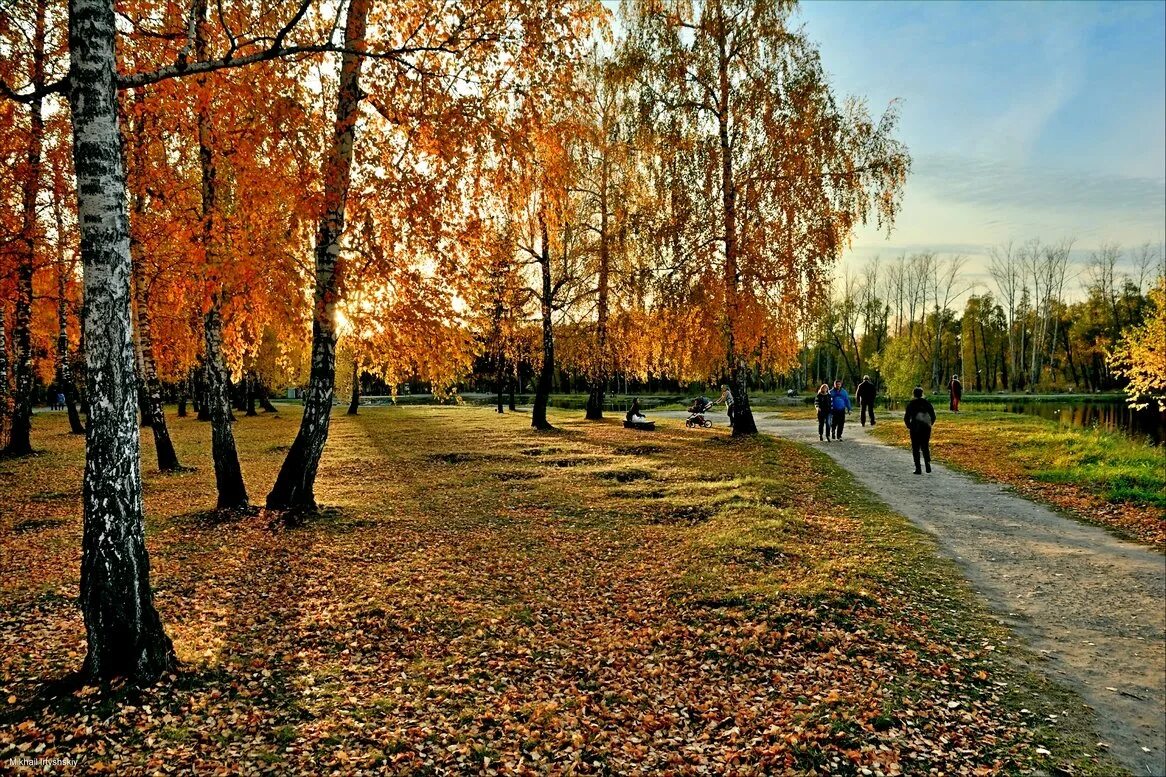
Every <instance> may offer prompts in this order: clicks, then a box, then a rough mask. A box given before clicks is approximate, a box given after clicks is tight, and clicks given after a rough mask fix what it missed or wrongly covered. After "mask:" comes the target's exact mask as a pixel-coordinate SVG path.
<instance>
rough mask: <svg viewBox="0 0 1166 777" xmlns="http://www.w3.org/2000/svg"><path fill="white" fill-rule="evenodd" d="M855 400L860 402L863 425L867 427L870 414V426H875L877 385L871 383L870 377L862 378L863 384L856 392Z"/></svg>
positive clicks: (864, 376)
mask: <svg viewBox="0 0 1166 777" xmlns="http://www.w3.org/2000/svg"><path fill="white" fill-rule="evenodd" d="M854 398H855V399H857V400H858V407H859V414H860V419H861V420H862V425H863V426H866V414H867V413H870V425H871V426H874V425H875V417H874V401H875V385H874V384H873V383H871V382H870V376H869V375H863V376H862V383H859V384H858V388H856V389H855V390H854Z"/></svg>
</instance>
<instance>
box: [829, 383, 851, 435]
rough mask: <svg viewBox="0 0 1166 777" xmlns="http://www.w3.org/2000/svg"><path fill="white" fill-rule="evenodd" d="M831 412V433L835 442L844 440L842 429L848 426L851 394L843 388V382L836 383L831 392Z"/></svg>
mask: <svg viewBox="0 0 1166 777" xmlns="http://www.w3.org/2000/svg"><path fill="white" fill-rule="evenodd" d="M830 408H831V410H830V412H831V413H832V418H831V421H832V422H833V423H832V424H831V426H830V431H832V432H833V433H834V439H835V440H841V439H842V428H843V427H844V426H846V414H847V413H849V412H850V410H851V405H850V394H849V393H848V392H847V391H846V389H844V388H842V381H840V380H836V381H834V390H833V391H831V392H830Z"/></svg>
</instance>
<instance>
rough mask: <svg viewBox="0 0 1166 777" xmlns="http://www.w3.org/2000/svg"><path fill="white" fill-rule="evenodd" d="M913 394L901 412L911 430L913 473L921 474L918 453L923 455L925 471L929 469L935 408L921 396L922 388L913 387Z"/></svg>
mask: <svg viewBox="0 0 1166 777" xmlns="http://www.w3.org/2000/svg"><path fill="white" fill-rule="evenodd" d="M912 393H913V394H914V396H915V398H914V399H912V400H911V401H910V402H908V403H907V409H906V411H905V412H904V413H903V423H905V424H906V425H907V430H908V431H909V432H911V458H912V459H914V460H915V474H916V475H922V474H923V471H922V470H921V469H919V455H920V454H922V455H923V463H924V464H925V465H926V466H927V471H928V472H930V471H931V425H932V424H934V423H935V408H934V407H932V405H931V403H930V402H928V401H927V400H926V399H924V398H923V389H922V388H921V387H919V386H916V387H915V390H914V391H913V392H912Z"/></svg>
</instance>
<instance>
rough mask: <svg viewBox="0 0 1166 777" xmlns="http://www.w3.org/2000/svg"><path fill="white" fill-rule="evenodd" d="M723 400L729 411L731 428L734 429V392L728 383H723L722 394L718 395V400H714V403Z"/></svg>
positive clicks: (717, 403)
mask: <svg viewBox="0 0 1166 777" xmlns="http://www.w3.org/2000/svg"><path fill="white" fill-rule="evenodd" d="M722 402H724V403H725V410H727V411H728V413H729V428H730V429H732V428H733V392H732V391H729V387H728V386H727V385H725V384H724V383H722V384H721V395H720V396H719V397H717V401H716V402H714V403H713V404H714V405H719V404H720V403H722Z"/></svg>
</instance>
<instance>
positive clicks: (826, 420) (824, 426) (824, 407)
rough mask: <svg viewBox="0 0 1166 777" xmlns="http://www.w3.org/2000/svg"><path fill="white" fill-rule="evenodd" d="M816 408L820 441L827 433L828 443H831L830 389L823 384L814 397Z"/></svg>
mask: <svg viewBox="0 0 1166 777" xmlns="http://www.w3.org/2000/svg"><path fill="white" fill-rule="evenodd" d="M814 407H816V408H818V439H819V440H821V439H822V433H823V432H825V433H826V441H827V442H829V441H830V387H829V386H828V385H826V384H825V383H823V384H822V385H821V386H819V387H818V393H817V394H815V395H814Z"/></svg>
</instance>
